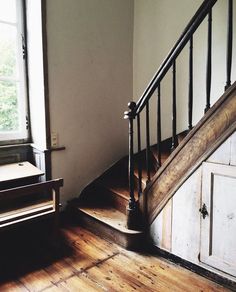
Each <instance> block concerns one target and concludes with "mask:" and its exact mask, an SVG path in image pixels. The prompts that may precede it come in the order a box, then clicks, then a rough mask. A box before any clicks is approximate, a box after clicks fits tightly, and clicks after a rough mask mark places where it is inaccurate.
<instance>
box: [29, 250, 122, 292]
mask: <svg viewBox="0 0 236 292" xmlns="http://www.w3.org/2000/svg"><path fill="white" fill-rule="evenodd" d="M119 254H120V252H115V253H114V254H112V255H110V256H108V257H106V258H105V259H102V260H99V261H97V262H95V263H93V264H92V265H89V266H88V267H86V268H83V269H81V270H80V271H75V272H73V274H71V275H70V276H68V277H65V278H63V279H60V280H59V281H56V282H52V285H50V286H48V287H45V288H43V289H42V290H40V291H38V292H43V291H45V290H47V289H49V288H52V287H53V286H57V287H58V285H60V284H61V283H63V282H65V281H67V280H69V279H70V278H72V277H74V276H80V275H82V274H83V273H84V274H86V275H87V273H86V272H87V271H88V270H89V269H92V268H93V267H97V266H99V265H100V264H102V263H104V262H106V261H108V260H110V259H111V258H114V257H115V256H117V255H119ZM101 288H102V289H104V288H103V287H101ZM27 290H28V289H27Z"/></svg>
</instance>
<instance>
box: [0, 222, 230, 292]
mask: <svg viewBox="0 0 236 292" xmlns="http://www.w3.org/2000/svg"><path fill="white" fill-rule="evenodd" d="M36 230H37V231H36ZM48 232H49V228H48V224H47V222H45V224H43V223H42V224H38V225H37V226H28V227H27V228H26V229H24V230H23V229H21V230H19V231H17V232H14V233H7V234H6V235H5V237H4V238H3V240H1V242H0V246H1V249H0V256H1V267H0V270H1V273H0V291H4V292H5V291H16V292H17V291H22V292H24V291H34V292H38V291H48V292H49V291H163V292H168V291H171V292H172V291H215V292H218V291H229V290H227V289H226V288H224V287H222V286H220V285H218V284H216V283H214V282H211V281H209V280H207V279H206V278H203V277H201V276H198V275H196V274H194V273H193V272H191V271H188V270H186V269H184V268H181V267H180V266H177V265H175V264H173V263H171V262H169V261H167V260H164V259H163V258H160V257H156V256H153V255H151V254H142V253H134V252H128V251H126V250H124V249H122V248H120V247H119V246H117V245H116V244H112V243H110V242H108V241H106V240H104V239H102V238H101V237H98V236H96V235H94V234H92V233H90V232H89V231H87V230H85V229H83V228H81V227H80V228H77V227H75V226H74V225H73V224H71V223H66V224H64V226H63V227H62V228H61V237H60V238H59V239H58V248H57V249H55V248H52V246H51V240H50V238H49V237H48ZM19 234H20V235H21V237H20V239H18V240H17V241H16V240H15V239H16V238H19ZM19 248H20V250H21V252H20V253H19V252H18V251H19Z"/></svg>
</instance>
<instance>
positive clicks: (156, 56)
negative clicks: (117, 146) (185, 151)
mask: <svg viewBox="0 0 236 292" xmlns="http://www.w3.org/2000/svg"><path fill="white" fill-rule="evenodd" d="M227 2H228V1H226V0H220V1H218V3H217V4H216V5H215V7H214V8H213V68H212V84H213V85H212V89H213V90H212V103H214V101H215V100H216V99H218V98H219V97H220V95H221V94H222V93H223V89H224V86H225V76H226V73H225V71H226V70H225V67H226V56H225V52H226V30H227V24H226V16H227ZM201 3H202V0H181V1H176V0H145V1H144V0H135V1H134V56H133V60H134V62H133V69H134V73H133V93H134V100H135V101H137V100H138V98H139V97H140V96H141V94H142V93H143V91H144V89H145V87H146V86H147V84H148V82H149V81H150V79H151V78H152V76H153V75H154V74H155V72H156V70H157V69H158V67H159V65H160V64H161V62H162V61H163V59H164V58H165V57H166V55H167V53H168V52H169V51H170V49H171V48H172V46H173V45H174V43H175V42H176V41H177V39H178V37H179V36H180V34H181V32H182V31H183V30H184V28H185V26H186V24H187V23H188V21H189V20H190V19H191V17H192V16H193V15H194V13H195V11H196V10H197V9H198V7H199V6H200V4H201ZM234 15H236V9H235V5H234ZM234 20H235V18H234ZM235 22H236V21H235ZM234 27H235V24H234ZM235 39H236V33H235V30H234V42H235ZM206 48H207V26H206V21H205V22H204V23H203V24H202V26H201V28H200V30H199V31H197V32H196V34H195V36H194V52H195V55H194V92H195V93H194V107H193V122H194V124H196V122H197V121H198V120H199V119H200V118H201V117H202V115H203V110H204V108H205V82H206V81H205V80H206V79H205V76H206V73H205V72H206ZM235 51H236V50H235V44H234V50H233V52H234V57H233V62H234V66H233V68H234V70H233V78H232V79H233V80H235V79H236V71H235V67H236V61H235V59H236V58H235V57H236V56H235ZM171 82H172V75H171V72H170V73H168V77H167V80H165V81H164V82H163V83H162V104H161V106H162V125H163V126H162V132H163V138H164V139H165V138H167V137H170V136H171V97H172V83H171ZM155 99H156V98H153V100H155ZM187 100H188V47H187V48H186V49H185V50H184V52H183V55H182V56H181V57H180V58H179V59H178V61H177V129H178V131H182V130H185V129H187ZM155 113H156V103H155V102H152V103H151V120H152V122H151V124H153V125H155V124H156V122H155V121H156V114H155ZM151 136H152V142H153V143H156V127H155V126H153V128H152V131H151Z"/></svg>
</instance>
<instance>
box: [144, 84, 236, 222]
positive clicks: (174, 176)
mask: <svg viewBox="0 0 236 292" xmlns="http://www.w3.org/2000/svg"><path fill="white" fill-rule="evenodd" d="M235 130H236V82H235V83H234V84H233V85H232V86H231V87H230V88H229V89H228V90H227V91H226V92H225V93H224V94H223V95H222V96H221V98H220V99H219V100H218V101H217V102H216V103H215V104H214V105H213V106H212V108H211V109H210V110H209V111H208V112H207V113H206V114H205V116H204V117H203V118H202V119H201V120H200V121H199V123H198V124H197V125H196V126H195V127H194V129H193V130H192V131H191V132H190V133H189V134H188V135H187V136H186V137H185V138H184V140H183V141H182V143H181V144H180V145H179V146H178V148H176V150H175V151H173V153H172V154H171V155H170V156H169V158H168V159H167V160H166V161H165V163H164V164H163V166H162V167H161V168H160V169H159V170H158V171H157V173H156V174H155V175H154V177H153V178H152V180H151V181H150V183H149V184H148V185H147V187H146V189H145V190H144V192H143V196H142V200H141V202H140V205H141V208H142V209H143V212H144V213H146V214H147V220H148V222H149V224H151V223H152V222H153V221H154V220H155V218H156V217H157V215H158V214H159V213H160V212H161V210H162V209H163V208H164V207H165V205H166V204H167V203H168V201H169V200H170V199H171V198H172V197H173V196H174V194H175V192H176V191H177V190H178V189H179V188H180V186H181V185H182V184H183V183H184V182H185V181H186V180H187V178H188V177H189V176H190V175H191V174H192V173H193V172H194V171H195V170H196V169H197V168H198V167H199V166H200V165H201V163H202V162H203V161H205V160H206V159H207V158H208V157H209V156H210V155H211V154H212V153H213V152H214V151H215V150H216V149H217V148H218V147H219V146H220V145H221V144H222V143H223V142H224V141H225V140H226V139H227V138H228V137H229V136H230V135H231V134H232V133H233V132H234V131H235Z"/></svg>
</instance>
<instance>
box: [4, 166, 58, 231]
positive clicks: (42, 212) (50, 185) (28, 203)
mask: <svg viewBox="0 0 236 292" xmlns="http://www.w3.org/2000/svg"><path fill="white" fill-rule="evenodd" d="M41 175H43V172H41V171H40V170H39V169H38V168H36V167H35V166H33V165H32V164H30V163H29V162H22V163H13V164H9V165H4V166H0V188H1V189H2V190H0V206H4V204H6V203H8V202H10V203H8V205H7V206H8V207H7V208H6V210H5V209H4V208H3V210H1V211H0V229H2V228H6V227H10V226H13V225H15V224H19V223H23V222H25V221H30V220H33V219H36V218H39V217H44V216H49V215H54V219H55V220H54V223H55V230H56V229H57V228H58V220H59V206H60V187H62V186H63V179H61V178H59V179H54V180H50V181H46V182H37V183H31V184H29V182H32V179H33V181H34V180H35V179H38V177H39V176H41ZM25 182H26V183H27V184H26V185H22V184H24V183H25ZM6 186H8V188H7V189H6ZM12 186H13V187H12ZM45 194H46V196H45ZM35 198H36V199H35ZM21 200H22V202H23V203H20V204H18V203H17V204H16V206H14V207H13V208H11V204H12V205H14V204H13V203H14V202H15V201H17V202H19V201H21Z"/></svg>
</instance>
